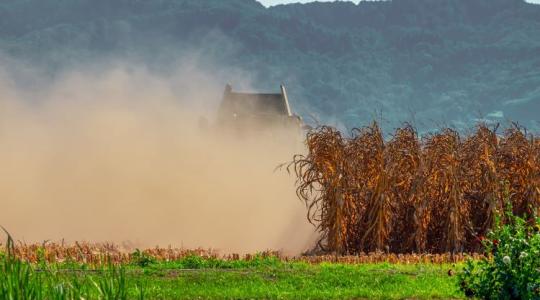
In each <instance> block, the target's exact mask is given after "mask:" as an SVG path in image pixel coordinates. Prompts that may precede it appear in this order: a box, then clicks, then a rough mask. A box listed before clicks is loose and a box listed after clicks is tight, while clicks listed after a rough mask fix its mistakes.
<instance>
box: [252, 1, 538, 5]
mask: <svg viewBox="0 0 540 300" xmlns="http://www.w3.org/2000/svg"><path fill="white" fill-rule="evenodd" d="M319 1H333V0H319ZM358 1H359V0H354V1H352V2H355V3H358ZM526 1H527V2H532V3H538V4H540V0H526ZM259 2H261V3H262V4H264V5H266V6H271V5H276V4H284V3H295V2H302V3H306V2H313V1H312V0H311V1H310V0H259Z"/></svg>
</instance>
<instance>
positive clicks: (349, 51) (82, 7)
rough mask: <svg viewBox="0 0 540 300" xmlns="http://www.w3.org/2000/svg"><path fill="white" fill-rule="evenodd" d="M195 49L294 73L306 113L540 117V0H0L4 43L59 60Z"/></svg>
mask: <svg viewBox="0 0 540 300" xmlns="http://www.w3.org/2000/svg"><path fill="white" fill-rule="evenodd" d="M164 45H165V46H164ZM229 45H230V48H231V49H232V50H231V49H229V48H227V47H228V46H229ZM225 48H227V50H226V51H225V50H224V49H225ZM190 49H204V50H203V51H202V53H203V55H206V56H209V57H212V61H220V62H224V64H226V65H227V66H231V67H238V68H241V69H242V70H245V71H246V72H247V73H249V74H252V77H253V84H254V85H255V87H256V88H261V89H270V88H275V86H277V85H278V84H279V83H281V82H285V83H286V84H287V85H288V87H289V93H290V98H292V99H294V100H293V102H294V103H293V107H294V109H295V110H297V111H298V112H299V113H300V114H303V115H304V116H308V115H315V117H316V118H317V119H319V120H320V121H322V122H327V123H331V124H339V125H341V126H343V127H348V128H350V127H353V126H360V125H363V124H365V123H366V122H368V121H369V120H370V119H372V118H373V117H374V115H377V114H382V116H383V119H385V120H386V121H385V122H386V123H385V126H386V127H393V126H396V125H398V124H399V122H401V121H410V120H411V119H414V120H415V121H416V122H418V126H419V127H421V128H426V129H427V128H432V127H434V126H435V124H436V123H438V122H439V123H446V124H448V125H452V126H456V127H458V128H465V127H467V126H470V124H472V123H473V122H475V121H476V120H478V119H481V120H487V121H489V122H499V121H504V120H505V119H507V118H509V119H512V120H516V121H519V122H521V123H522V124H524V125H526V126H527V127H529V128H530V129H533V130H540V118H539V117H538V115H539V114H540V113H539V112H540V5H534V4H529V3H526V2H524V1H522V0H393V1H362V2H360V3H359V4H358V5H355V4H354V3H351V2H320V3H309V4H290V5H278V6H274V7H270V8H265V7H264V6H263V5H261V4H260V3H259V2H257V1H255V0H227V1H223V0H204V1H203V0H145V1H143V0H116V1H110V0H4V1H2V3H0V51H2V52H3V53H6V54H7V55H9V56H12V57H15V58H16V59H21V60H24V61H29V62H32V63H34V64H36V65H39V66H42V67H44V68H48V69H50V70H52V72H55V70H58V69H61V68H63V67H64V66H66V65H69V64H71V63H75V62H81V61H92V60H95V59H101V58H104V57H115V56H117V55H120V56H126V55H128V56H134V57H137V58H138V59H140V60H141V61H145V62H147V63H149V64H151V65H154V66H157V67H159V66H164V67H166V65H167V62H168V61H170V60H172V59H173V58H174V57H175V56H177V55H179V53H182V51H189V50H190Z"/></svg>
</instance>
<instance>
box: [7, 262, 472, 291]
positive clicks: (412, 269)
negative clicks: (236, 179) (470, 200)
mask: <svg viewBox="0 0 540 300" xmlns="http://www.w3.org/2000/svg"><path fill="white" fill-rule="evenodd" d="M456 268H459V266H458V267H453V266H452V265H448V264H441V265H438V264H437V265H436V264H415V265H402V264H387V263H379V264H360V265H348V264H335V263H321V264H315V265H314V264H308V263H305V262H285V261H282V260H280V259H278V258H275V257H255V258H252V259H250V260H249V261H248V260H233V261H230V260H221V259H216V258H201V257H199V256H188V257H185V258H182V259H179V260H176V261H170V262H158V261H153V260H152V259H149V258H146V257H141V259H139V260H136V261H134V262H132V263H131V264H123V265H120V266H114V265H109V266H105V267H91V266H89V265H85V264H80V263H74V262H72V263H70V262H63V263H57V264H45V263H41V264H40V263H37V264H28V263H24V262H21V261H18V260H10V259H8V258H7V257H4V258H3V259H2V263H1V265H0V297H1V298H2V299H9V295H15V297H14V298H13V299H24V297H22V296H23V295H26V299H72V298H77V299H80V298H81V297H83V298H85V299H363V298H369V299H405V298H415V299H432V298H439V299H449V298H463V295H462V294H461V293H460V292H459V291H458V288H457V284H456V277H455V276H449V275H448V271H449V270H450V269H452V270H454V271H455V270H456ZM17 295H18V296H17Z"/></svg>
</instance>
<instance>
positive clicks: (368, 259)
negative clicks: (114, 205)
mask: <svg viewBox="0 0 540 300" xmlns="http://www.w3.org/2000/svg"><path fill="white" fill-rule="evenodd" d="M1 246H2V245H1V244H0V247H1ZM13 250H14V252H13V253H14V255H15V256H16V257H18V258H20V259H22V260H24V261H28V262H31V263H38V262H43V261H44V260H45V261H46V262H48V263H63V262H76V263H84V264H87V265H90V266H103V265H107V264H109V263H113V264H128V263H133V262H135V261H136V258H135V257H134V255H135V254H134V252H133V251H128V250H127V249H123V248H122V247H119V246H118V245H115V244H91V243H75V244H72V245H65V244H62V243H46V244H29V245H27V244H23V243H17V245H16V246H15V247H14V249H13ZM141 252H142V253H144V254H146V255H148V256H149V257H152V258H154V259H156V260H157V261H176V260H179V259H182V258H185V257H187V256H193V255H195V256H199V257H202V258H216V259H224V260H239V259H243V260H252V259H253V258H254V257H256V255H253V254H245V255H240V254H220V253H219V252H217V251H214V250H211V249H209V250H206V249H179V248H171V247H169V248H157V247H156V248H151V249H145V250H142V251H141ZM257 255H258V256H263V257H278V258H280V259H281V260H282V261H287V262H298V261H300V262H306V263H310V264H320V263H327V262H330V263H342V264H366V263H382V262H385V263H393V264H418V263H434V264H447V263H456V262H463V261H465V260H466V259H467V258H469V257H473V258H477V259H479V258H481V256H480V255H477V254H471V255H463V254H457V255H451V254H449V253H444V254H392V253H383V252H372V253H367V254H365V253H361V254H359V255H347V256H335V255H318V256H296V257H290V256H284V255H282V254H281V253H280V252H274V251H266V252H263V253H258V254H257Z"/></svg>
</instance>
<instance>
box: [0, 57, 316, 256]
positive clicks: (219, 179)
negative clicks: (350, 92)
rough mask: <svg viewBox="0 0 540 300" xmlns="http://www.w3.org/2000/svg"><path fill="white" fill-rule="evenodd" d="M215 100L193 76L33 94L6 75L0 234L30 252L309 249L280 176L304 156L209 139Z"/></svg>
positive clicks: (213, 83) (264, 139)
mask: <svg viewBox="0 0 540 300" xmlns="http://www.w3.org/2000/svg"><path fill="white" fill-rule="evenodd" d="M22 86H24V85H22ZM35 86H36V85H34V87H35ZM38 86H39V84H38ZM222 91H223V84H222V83H220V82H219V81H218V80H215V78H212V76H211V75H208V74H207V73H205V72H199V71H197V70H195V69H190V70H187V71H186V70H184V71H179V72H177V73H175V74H169V75H168V76H159V75H155V74H152V73H151V72H149V71H147V70H145V69H144V68H140V69H137V68H133V67H125V66H117V67H111V68H108V69H107V70H94V71H85V72H70V73H66V74H64V75H63V76H60V77H59V78H56V79H54V80H52V81H51V82H49V83H47V84H42V85H41V86H40V87H39V88H33V89H30V90H27V89H25V88H21V85H20V84H17V83H16V82H14V81H13V80H11V79H10V77H9V74H6V72H3V75H0V225H2V226H4V227H6V228H7V229H8V230H9V231H10V232H11V234H12V235H13V236H14V237H15V238H16V239H18V240H21V241H24V242H26V243H32V242H41V241H44V240H52V241H59V240H61V239H65V240H66V241H68V242H74V241H89V242H115V243H123V242H126V241H129V242H130V243H131V244H132V245H136V246H137V247H153V246H156V245H160V246H165V247H166V246H169V245H170V246H173V247H184V248H195V247H203V248H212V249H217V250H219V251H222V252H241V253H245V252H256V251H262V250H269V249H271V250H282V251H284V252H286V253H290V254H298V253H299V252H300V251H303V250H305V249H307V248H309V246H311V243H312V241H313V237H314V233H313V231H314V229H313V227H312V226H311V225H309V224H308V223H307V221H306V220H305V212H306V211H305V207H304V206H303V204H302V203H300V201H299V200H298V199H297V198H296V195H295V187H294V178H293V176H292V175H289V174H287V173H286V172H285V171H275V168H276V166H277V165H279V164H280V163H283V162H286V161H289V160H290V159H291V158H292V155H293V154H294V153H298V152H301V151H303V150H302V149H303V147H302V143H301V140H300V139H290V137H283V136H282V135H280V134H275V135H274V134H273V135H272V136H269V135H263V134H261V135H258V134H256V135H253V136H247V137H246V136H236V135H234V134H232V135H229V134H227V133H226V132H225V131H223V130H221V129H219V128H215V127H214V126H212V120H214V119H215V117H214V115H213V114H212V113H211V112H212V110H214V111H215V109H216V108H217V105H218V103H219V101H220V100H221V95H222ZM201 116H205V117H206V118H207V119H208V120H209V123H210V126H209V128H208V129H205V130H202V129H201V128H199V126H198V120H199V118H200V117H201Z"/></svg>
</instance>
